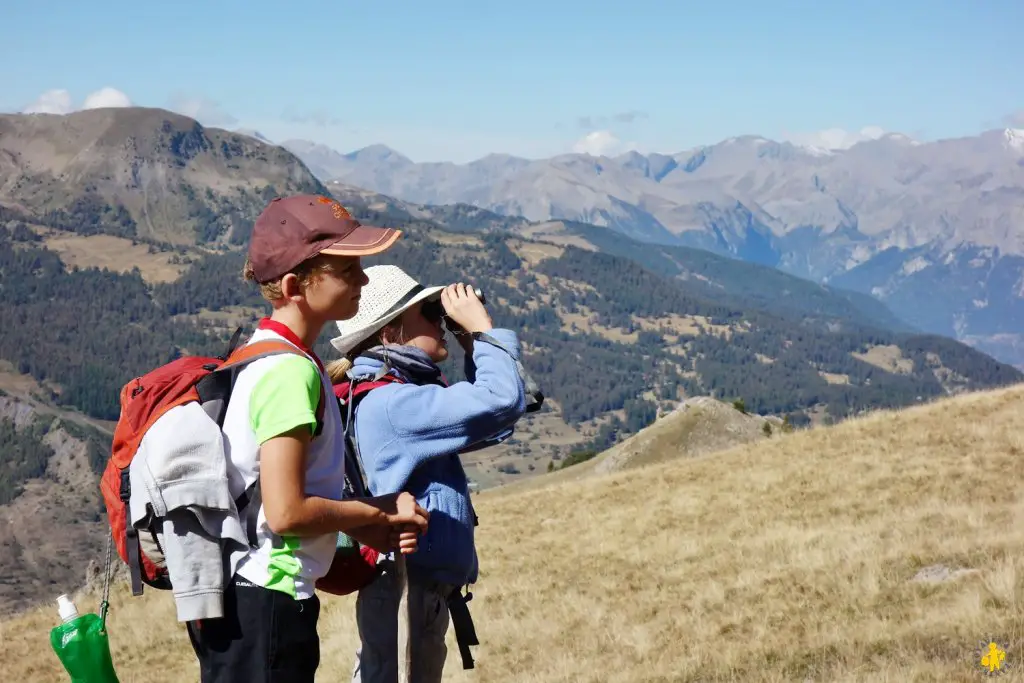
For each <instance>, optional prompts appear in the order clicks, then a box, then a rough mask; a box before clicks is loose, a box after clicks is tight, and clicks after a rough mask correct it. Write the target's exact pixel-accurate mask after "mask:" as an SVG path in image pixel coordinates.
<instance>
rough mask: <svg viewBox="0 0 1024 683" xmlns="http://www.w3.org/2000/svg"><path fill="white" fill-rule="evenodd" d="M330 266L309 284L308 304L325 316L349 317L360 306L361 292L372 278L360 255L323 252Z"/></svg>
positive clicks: (313, 310) (331, 318) (310, 307)
mask: <svg viewBox="0 0 1024 683" xmlns="http://www.w3.org/2000/svg"><path fill="white" fill-rule="evenodd" d="M321 258H322V259H323V260H324V263H325V264H326V265H327V268H325V269H324V272H323V273H322V274H321V275H320V276H319V277H318V278H316V280H315V281H314V282H312V283H310V286H309V287H307V288H306V291H305V298H306V305H307V306H309V309H310V312H311V313H313V314H314V315H316V316H317V317H319V318H321V319H323V320H347V319H348V318H351V317H352V316H354V315H355V314H356V312H357V311H358V310H359V294H360V292H361V291H362V289H363V285H365V284H366V283H368V282H369V281H370V280H369V278H367V277H366V273H364V272H363V266H362V263H361V262H360V260H359V257H358V256H330V255H327V254H324V255H322V256H321Z"/></svg>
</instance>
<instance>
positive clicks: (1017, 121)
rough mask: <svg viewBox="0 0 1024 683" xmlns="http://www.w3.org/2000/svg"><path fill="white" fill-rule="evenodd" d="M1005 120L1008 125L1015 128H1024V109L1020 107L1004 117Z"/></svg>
mask: <svg viewBox="0 0 1024 683" xmlns="http://www.w3.org/2000/svg"><path fill="white" fill-rule="evenodd" d="M1004 121H1005V122H1006V124H1007V125H1009V126H1013V127H1014V128H1024V109H1018V110H1017V111H1015V112H1013V113H1012V114H1007V115H1006V116H1005V117H1004Z"/></svg>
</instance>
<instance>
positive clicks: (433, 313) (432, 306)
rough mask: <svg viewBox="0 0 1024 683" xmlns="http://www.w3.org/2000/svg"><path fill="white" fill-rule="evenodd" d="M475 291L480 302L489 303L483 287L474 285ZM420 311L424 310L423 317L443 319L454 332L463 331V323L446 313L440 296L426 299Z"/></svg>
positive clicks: (450, 330)
mask: <svg viewBox="0 0 1024 683" xmlns="http://www.w3.org/2000/svg"><path fill="white" fill-rule="evenodd" d="M473 293H474V294H476V298H477V299H480V303H482V304H486V303H487V297H485V296H484V292H483V290H482V289H480V288H479V287H473ZM420 311H421V312H422V314H423V317H424V318H426V319H427V320H435V321H436V320H443V321H444V325H445V327H447V328H448V331H449V332H452V333H453V334H455V333H459V332H462V331H463V330H462V326H461V325H459V324H458V323H457V322H455V321H454V320H452V319H451V318H449V317H448V316H447V315H445V312H444V304H442V303H441V298H440V297H438V298H436V299H432V300H430V301H424V302H423V307H422V308H420Z"/></svg>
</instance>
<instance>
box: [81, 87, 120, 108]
mask: <svg viewBox="0 0 1024 683" xmlns="http://www.w3.org/2000/svg"><path fill="white" fill-rule="evenodd" d="M130 106H132V101H131V100H130V99H128V96H127V95H125V94H124V93H123V92H121V91H120V90H118V89H116V88H111V87H110V86H107V87H106V88H100V89H99V90H97V91H95V92H91V93H89V94H88V95H87V96H86V98H85V103H84V104H82V109H104V108H106V107H130Z"/></svg>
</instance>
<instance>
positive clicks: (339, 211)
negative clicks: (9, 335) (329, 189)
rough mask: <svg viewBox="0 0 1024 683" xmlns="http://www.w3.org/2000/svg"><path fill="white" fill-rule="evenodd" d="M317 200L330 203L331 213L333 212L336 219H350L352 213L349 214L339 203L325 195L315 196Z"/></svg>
mask: <svg viewBox="0 0 1024 683" xmlns="http://www.w3.org/2000/svg"><path fill="white" fill-rule="evenodd" d="M317 201H318V202H320V203H321V204H330V205H331V213H332V214H334V217H335V218H337V219H338V220H342V219H347V220H352V215H351V214H349V212H348V211H346V210H345V207H343V206H342V205H341V204H339V203H338V202H336V201H335V200H333V199H328V198H327V197H317Z"/></svg>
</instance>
